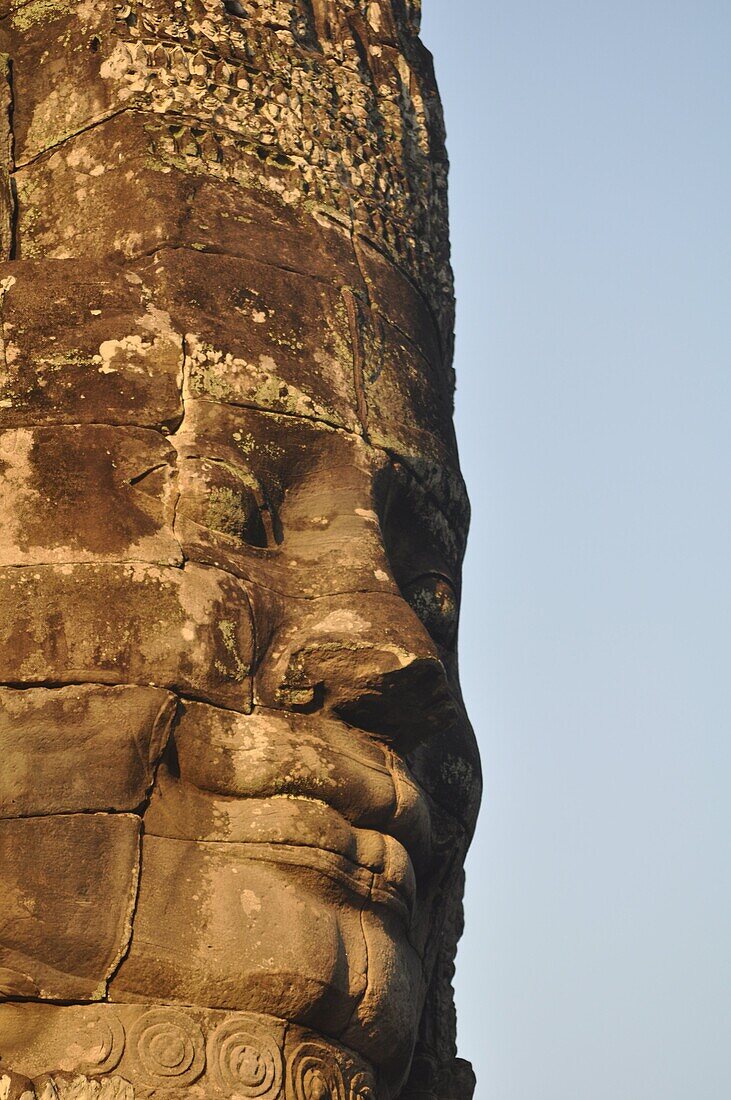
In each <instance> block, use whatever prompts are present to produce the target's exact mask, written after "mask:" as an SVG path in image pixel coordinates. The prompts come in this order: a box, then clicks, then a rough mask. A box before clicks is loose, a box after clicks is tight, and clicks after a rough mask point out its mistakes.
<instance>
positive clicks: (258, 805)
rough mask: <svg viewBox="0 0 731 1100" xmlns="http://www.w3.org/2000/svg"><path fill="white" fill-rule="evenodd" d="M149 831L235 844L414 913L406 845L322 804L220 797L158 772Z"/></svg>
mask: <svg viewBox="0 0 731 1100" xmlns="http://www.w3.org/2000/svg"><path fill="white" fill-rule="evenodd" d="M145 832H146V835H148V836H164V837H171V838H173V837H174V838H179V839H185V840H195V841H199V842H204V843H222V844H227V845H229V844H230V845H232V846H235V847H236V848H237V849H239V852H240V854H241V856H242V857H243V858H245V859H247V860H256V861H261V862H266V863H277V864H281V865H288V866H292V867H297V868H301V869H303V870H310V871H315V872H318V873H319V874H321V875H325V876H326V877H327V878H329V879H330V880H332V881H333V882H334V883H335V884H336V885H337V884H339V885H340V886H341V887H344V888H345V889H346V890H349V891H351V892H354V893H355V894H357V895H359V896H360V897H366V898H370V900H372V901H373V902H376V903H381V904H384V905H387V906H389V907H390V908H392V909H395V910H396V911H398V912H399V913H400V915H401V916H402V917H403V918H404V919H405V920H406V922H407V923H408V922H409V920H410V918H411V916H412V913H413V907H414V901H415V897H416V878H415V874H414V868H413V864H412V861H411V858H410V856H409V854H408V852H407V850H406V848H405V847H404V846H403V844H401V843H400V841H398V840H397V839H396V838H395V837H393V836H391V835H390V834H388V833H384V832H380V831H376V830H374V829H360V828H356V827H355V826H353V825H351V824H350V822H348V821H346V819H345V818H344V817H343V815H342V814H340V813H339V812H338V811H337V810H335V809H333V807H332V806H329V805H327V804H326V803H325V802H322V801H318V800H315V799H311V798H307V797H303V796H300V795H275V796H273V797H270V798H220V797H216V796H215V795H212V794H210V793H208V792H204V791H200V790H196V789H195V788H191V787H189V786H188V785H187V784H183V783H181V782H180V780H179V779H177V778H176V777H173V776H171V775H170V774H169V773H168V772H167V771H166V770H165V769H161V771H160V773H159V776H158V784H157V787H156V790H155V794H154V795H153V798H152V801H151V803H150V808H149V810H148V812H147V814H146V816H145Z"/></svg>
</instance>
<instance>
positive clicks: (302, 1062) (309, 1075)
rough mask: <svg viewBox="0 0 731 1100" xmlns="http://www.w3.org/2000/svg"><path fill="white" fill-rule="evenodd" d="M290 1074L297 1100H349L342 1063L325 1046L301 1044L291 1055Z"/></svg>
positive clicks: (312, 1043)
mask: <svg viewBox="0 0 731 1100" xmlns="http://www.w3.org/2000/svg"><path fill="white" fill-rule="evenodd" d="M289 1074H290V1081H291V1087H292V1092H293V1096H294V1098H295V1100H348V1096H347V1091H346V1088H345V1078H344V1077H343V1071H342V1068H341V1066H340V1063H339V1062H338V1061H337V1059H336V1058H335V1057H334V1054H333V1050H332V1048H329V1047H327V1046H325V1045H324V1044H323V1043H318V1042H304V1043H301V1044H300V1045H299V1046H298V1047H297V1048H296V1050H295V1051H294V1053H293V1054H292V1060H291V1062H290V1065H289Z"/></svg>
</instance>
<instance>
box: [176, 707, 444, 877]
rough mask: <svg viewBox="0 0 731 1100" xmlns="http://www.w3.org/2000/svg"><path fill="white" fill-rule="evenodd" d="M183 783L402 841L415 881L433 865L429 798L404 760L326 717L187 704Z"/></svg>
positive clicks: (180, 733)
mask: <svg viewBox="0 0 731 1100" xmlns="http://www.w3.org/2000/svg"><path fill="white" fill-rule="evenodd" d="M175 742H176V749H177V756H178V767H179V770H180V777H181V780H183V781H184V782H185V783H188V784H190V785H191V786H193V787H197V788H198V789H199V790H201V791H207V792H209V793H210V794H212V795H215V796H219V797H225V798H229V799H269V798H275V797H280V796H288V797H290V798H299V799H309V800H310V801H315V802H318V803H324V804H325V805H326V806H327V807H330V808H332V810H334V811H337V814H338V815H339V816H340V818H341V819H345V822H348V823H350V825H351V826H355V827H356V829H360V830H376V831H378V832H379V833H384V834H387V835H388V836H390V837H392V838H395V839H396V841H398V842H400V843H401V844H402V845H403V846H404V847H405V848H406V849H407V850H408V852H409V855H410V857H411V859H412V860H413V864H414V867H415V869H416V873H417V875H420V874H421V873H422V872H424V871H426V870H427V869H428V867H429V865H430V862H431V831H432V824H431V819H430V813H429V809H428V805H427V802H426V798H425V796H424V793H423V792H422V790H421V789H420V788H419V787H418V786H417V784H416V783H415V781H414V779H413V778H412V776H411V775H410V773H409V771H408V769H407V768H406V765H405V763H404V762H403V760H402V759H401V758H400V756H399V755H398V754H397V753H396V752H394V751H393V750H391V749H390V748H388V747H387V746H385V745H382V744H379V743H378V742H377V741H376V740H374V738H373V737H372V736H371V735H370V734H367V733H364V732H363V731H361V730H357V729H353V728H352V727H350V726H347V725H346V724H345V723H343V722H340V721H338V720H335V719H332V718H328V717H324V716H322V715H302V714H293V713H291V712H288V711H273V710H265V709H263V708H257V709H256V710H255V711H254V713H253V714H251V715H243V714H237V713H234V712H231V711H222V710H219V709H218V708H213V707H210V706H207V705H205V704H200V703H186V704H185V706H184V708H183V712H182V714H181V716H180V720H179V724H178V727H177V729H176V733H175Z"/></svg>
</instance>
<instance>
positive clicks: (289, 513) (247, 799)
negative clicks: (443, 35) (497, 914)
mask: <svg viewBox="0 0 731 1100" xmlns="http://www.w3.org/2000/svg"><path fill="white" fill-rule="evenodd" d="M418 23H419V12H418V3H417V2H416V0H375V2H369V0H225V2H221V0H175V2H174V0H128V2H123V3H114V2H112V0H109V2H108V3H104V4H100V3H94V2H91V0H81V2H77V0H0V50H1V51H2V57H0V297H1V299H2V328H1V337H2V344H1V347H0V472H1V474H2V515H3V523H2V526H1V528H0V750H1V754H2V755H1V759H0V897H1V898H2V903H1V905H0V1059H2V1061H1V1062H0V1100H17V1098H20V1097H24V1098H27V1100H32V1098H33V1097H37V1098H38V1100H87V1098H88V1100H137V1098H143V1097H144V1098H145V1100H158V1098H159V1100H189V1098H200V1100H209V1098H210V1100H224V1098H231V1100H234V1098H237V1100H238V1098H242V1097H244V1098H246V1097H250V1098H256V1100H328V1098H329V1100H391V1098H393V1100H396V1098H398V1097H403V1098H404V1100H407V1098H408V1100H469V1098H470V1097H471V1095H472V1089H473V1083H474V1082H473V1078H472V1073H471V1070H470V1068H469V1066H468V1065H467V1064H466V1063H464V1062H461V1061H460V1060H459V1059H457V1058H456V1039H455V1020H454V1010H453V998H452V989H451V979H452V973H453V959H454V953H455V949H456V943H457V939H458V937H459V934H460V930H461V898H462V889H463V870H462V869H463V864H464V857H465V853H466V850H467V846H468V844H469V840H470V837H471V835H472V831H473V829H474V823H475V816H476V813H477V806H478V802H479V792H480V773H479V762H478V759H477V753H476V748H475V743H474V738H473V734H472V731H471V729H470V726H469V722H468V720H467V717H466V715H465V713H464V708H463V705H462V702H461V698H460V693H459V686H458V681H457V667H456V634H457V617H458V607H459V598H460V563H461V558H462V553H463V549H464V539H465V534H466V527H467V520H468V508H467V503H466V498H465V494H464V489H463V485H462V481H461V478H460V474H459V466H458V461H457V452H456V445H455V439H454V433H453V428H452V390H453V379H452V372H451V355H452V325H453V300H452V288H451V273H450V268H449V248H448V237H447V214H446V175H447V162H446V154H445V150H444V135H443V129H442V119H441V112H440V106H439V101H438V97H437V92H436V86H435V83H434V78H433V74H432V69H431V59H430V57H429V54H428V53H427V52H426V51H425V49H424V48H423V46H422V45H421V43H420V41H419V39H418Z"/></svg>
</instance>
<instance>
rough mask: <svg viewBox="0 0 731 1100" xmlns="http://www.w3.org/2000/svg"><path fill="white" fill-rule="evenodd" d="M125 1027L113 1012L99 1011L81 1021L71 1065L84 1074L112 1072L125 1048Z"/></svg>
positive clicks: (70, 1058)
mask: <svg viewBox="0 0 731 1100" xmlns="http://www.w3.org/2000/svg"><path fill="white" fill-rule="evenodd" d="M124 1044H125V1034H124V1028H123V1027H122V1024H121V1022H120V1020H119V1018H118V1017H117V1016H115V1015H114V1013H112V1012H104V1013H101V1012H97V1013H94V1014H93V1015H92V1016H91V1017H90V1018H88V1019H86V1020H84V1021H83V1022H81V1023H80V1025H79V1028H78V1031H77V1032H76V1034H75V1035H74V1036H73V1037H72V1039H71V1042H70V1044H69V1050H68V1055H69V1069H74V1070H76V1072H78V1073H81V1074H87V1075H90V1076H93V1075H94V1074H102V1073H111V1072H112V1070H114V1069H116V1067H117V1066H118V1065H119V1063H120V1061H121V1058H122V1054H123V1052H124Z"/></svg>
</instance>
